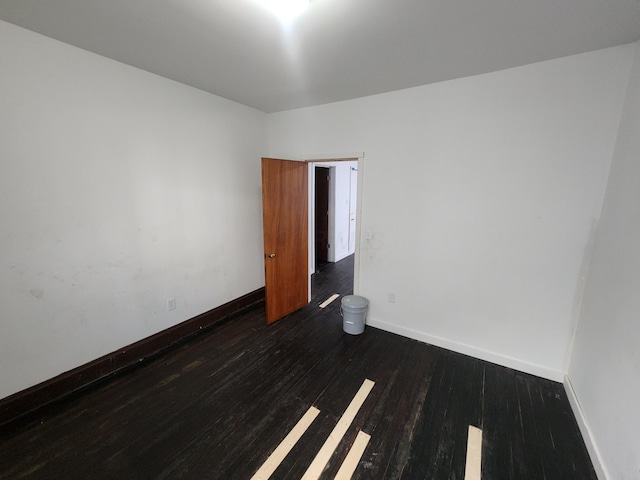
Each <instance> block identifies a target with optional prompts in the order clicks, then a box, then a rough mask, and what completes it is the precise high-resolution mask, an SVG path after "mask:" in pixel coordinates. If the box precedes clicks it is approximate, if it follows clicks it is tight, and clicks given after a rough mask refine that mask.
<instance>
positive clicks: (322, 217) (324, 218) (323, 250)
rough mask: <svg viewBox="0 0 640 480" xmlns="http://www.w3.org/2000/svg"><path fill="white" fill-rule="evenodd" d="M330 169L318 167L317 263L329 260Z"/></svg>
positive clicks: (316, 172)
mask: <svg viewBox="0 0 640 480" xmlns="http://www.w3.org/2000/svg"><path fill="white" fill-rule="evenodd" d="M329 171H330V170H329V168H327V167H316V170H315V177H316V183H315V185H316V209H315V213H316V224H315V225H316V263H317V262H326V261H327V260H328V259H329V258H328V257H329Z"/></svg>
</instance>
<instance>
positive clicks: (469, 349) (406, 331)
mask: <svg viewBox="0 0 640 480" xmlns="http://www.w3.org/2000/svg"><path fill="white" fill-rule="evenodd" d="M366 323H367V325H371V326H372V327H376V328H380V329H381V330H386V331H387V332H392V333H397V334H398V335H402V336H403V337H408V338H413V339H414V340H420V341H421V342H425V343H429V344H431V345H436V346H438V347H442V348H446V349H447V350H452V351H454V352H458V353H462V354H464V355H469V356H471V357H475V358H479V359H480V360H486V361H487V362H491V363H495V364H497V365H502V366H503V367H508V368H513V369H514V370H518V371H521V372H524V373H529V374H531V375H536V376H537V377H542V378H546V379H549V380H553V381H554V382H561V383H562V382H563V381H564V378H565V374H564V372H561V371H559V370H553V369H551V368H547V367H543V366H541V365H536V364H533V363H528V362H523V361H522V360H518V359H516V358H511V357H508V356H505V355H500V354H497V353H494V352H489V351H487V350H482V349H480V348H477V347H473V346H471V345H467V344H464V343H460V342H455V341H452V340H447V339H446V338H441V337H436V336H434V335H429V334H428V333H424V332H420V331H418V330H413V329H411V328H406V327H402V326H400V325H396V324H393V323H388V322H383V321H381V320H378V319H376V318H371V317H367V320H366Z"/></svg>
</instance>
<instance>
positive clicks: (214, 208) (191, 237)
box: [0, 22, 267, 397]
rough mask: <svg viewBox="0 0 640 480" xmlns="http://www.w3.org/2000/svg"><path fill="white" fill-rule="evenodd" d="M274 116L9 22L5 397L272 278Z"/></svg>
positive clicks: (3, 119)
mask: <svg viewBox="0 0 640 480" xmlns="http://www.w3.org/2000/svg"><path fill="white" fill-rule="evenodd" d="M266 128H267V124H266V115H265V114H264V113H262V112H259V111H257V110H253V109H250V108H247V107H244V106H241V105H239V104H236V103H233V102H230V101H227V100H224V99H222V98H219V97H215V96H213V95H210V94H207V93H204V92H202V91H199V90H195V89H192V88H189V87H186V86H184V85H181V84H178V83H175V82H172V81H169V80H166V79H163V78H160V77H157V76H155V75H152V74H149V73H146V72H143V71H141V70H136V69H134V68H131V67H128V66H125V65H123V64H120V63H117V62H114V61H111V60H109V59H106V58H103V57H100V56H97V55H94V54H91V53H88V52H86V51H83V50H80V49H77V48H74V47H71V46H68V45H65V44H62V43H59V42H56V41H54V40H51V39H48V38H46V37H43V36H39V35H36V34H34V33H31V32H29V31H27V30H23V29H20V28H18V27H15V26H13V25H10V24H7V23H4V22H0V168H1V173H0V219H1V221H2V226H1V230H0V232H1V233H0V319H1V323H0V378H1V379H2V380H1V382H0V397H5V396H7V395H9V394H12V393H14V392H17V391H19V390H22V389H24V388H26V387H29V386H31V385H34V384H36V383H38V382H40V381H43V380H45V379H48V378H51V377H53V376H55V375H57V374H59V373H61V372H64V371H67V370H69V369H72V368H74V367H76V366H79V365H81V364H84V363H86V362H88V361H90V360H92V359H95V358H97V357H100V356H101V355H103V354H106V353H109V352H112V351H114V350H117V349H118V348H120V347H122V346H125V345H127V344H129V343H132V342H134V341H137V340H140V339H142V338H144V337H146V336H148V335H151V334H153V333H156V332H158V331H160V330H163V329H165V328H167V327H169V326H171V325H174V324H176V323H179V322H181V321H183V320H185V319H189V318H191V317H193V316H195V315H197V314H200V313H202V312H204V311H207V310H210V309H211V308H214V307H216V306H218V305H221V304H223V303H225V302H227V301H229V300H231V299H233V298H236V297H238V296H241V295H243V294H245V293H248V292H250V291H252V290H255V289H257V288H260V287H261V286H263V285H264V278H263V266H262V231H261V228H262V227H261V225H262V222H261V206H260V201H261V194H260V188H261V186H260V185H261V184H260V157H261V156H263V155H264V154H265V152H266V151H267V140H266V135H267V130H266ZM170 297H175V298H176V300H177V309H176V310H174V311H171V312H168V311H167V308H166V300H167V299H168V298H170Z"/></svg>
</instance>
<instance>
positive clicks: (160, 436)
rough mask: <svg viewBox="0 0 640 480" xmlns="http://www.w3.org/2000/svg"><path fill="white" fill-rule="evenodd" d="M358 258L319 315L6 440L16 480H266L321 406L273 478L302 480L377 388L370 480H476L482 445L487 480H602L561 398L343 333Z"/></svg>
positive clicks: (192, 345) (468, 366)
mask: <svg viewBox="0 0 640 480" xmlns="http://www.w3.org/2000/svg"><path fill="white" fill-rule="evenodd" d="M352 272H353V258H352V257H350V258H347V259H345V260H342V261H341V262H338V263H337V264H324V265H322V266H321V267H320V270H319V272H318V273H317V274H315V275H314V277H313V292H314V294H313V301H312V302H311V303H310V304H309V305H308V306H307V307H305V308H303V309H302V310H300V311H298V312H296V313H294V314H291V315H289V316H287V317H285V318H284V319H282V320H280V321H278V322H276V323H275V324H273V325H271V326H267V325H266V324H265V318H264V306H263V305H257V306H256V307H255V308H252V309H250V310H248V311H246V312H244V313H242V314H240V315H237V316H235V317H234V318H231V319H229V320H228V321H225V322H224V323H222V324H220V325H218V326H216V327H215V328H213V329H212V330H211V331H208V332H206V333H204V334H203V335H200V336H199V337H197V338H195V339H194V340H192V341H190V342H189V343H188V344H183V345H181V346H179V347H177V348H175V349H174V350H173V351H171V352H169V353H166V354H164V355H162V356H160V357H158V358H156V359H155V360H153V361H150V362H148V363H146V364H144V365H142V366H141V367H139V368H137V369H134V370H132V371H129V372H127V373H125V374H122V375H120V376H118V377H116V378H113V379H111V380H109V381H108V382H103V383H102V384H100V385H97V386H95V387H94V388H91V389H88V390H87V391H85V392H84V393H83V394H81V395H78V396H76V397H74V398H71V399H70V400H66V401H64V402H61V403H59V404H57V405H55V406H53V407H50V408H47V409H46V410H44V411H42V412H41V413H39V414H37V415H34V416H32V417H31V418H30V420H29V421H25V422H22V424H20V425H18V426H15V425H14V426H13V427H12V428H11V429H7V430H5V431H4V432H0V478H1V479H17V478H28V479H58V478H59V479H76V478H77V479H198V480H203V479H250V478H251V477H252V475H253V474H254V473H255V472H256V471H257V470H258V468H259V467H260V466H261V465H262V463H263V462H264V461H265V460H266V459H267V457H268V456H269V455H270V454H271V452H272V451H273V449H274V448H275V447H276V446H277V445H278V443H279V442H280V441H281V440H282V439H283V438H284V437H285V436H286V435H287V433H288V432H289V431H290V430H291V429H292V428H293V426H294V425H295V424H296V422H297V421H298V420H299V419H300V418H301V417H302V416H303V415H304V413H305V412H306V411H307V409H309V407H310V406H315V407H316V408H318V409H319V410H320V414H319V415H318V417H317V418H316V419H315V421H314V422H313V423H312V424H311V426H310V427H309V429H308V430H307V432H306V433H305V434H304V435H303V436H302V438H301V440H300V441H299V442H298V444H296V446H295V447H294V448H293V449H292V451H291V452H290V453H289V454H288V455H287V457H286V458H285V460H284V461H283V463H282V464H281V465H280V467H279V468H278V469H277V470H276V471H275V473H274V474H273V476H272V478H278V479H299V478H300V477H302V475H303V474H304V472H305V471H306V469H307V467H308V466H309V464H310V463H311V462H312V460H313V458H314V457H315V455H316V453H317V452H318V450H319V449H320V447H321V446H322V444H323V443H324V441H325V440H326V439H327V436H328V435H329V433H330V432H331V431H332V429H333V428H334V426H335V425H336V423H337V422H338V419H339V418H340V416H341V415H342V414H343V412H344V410H345V409H346V407H347V405H348V404H349V402H350V401H351V399H352V398H353V396H354V395H355V393H356V392H357V390H358V389H359V387H360V385H361V384H362V382H363V381H364V379H367V378H368V379H371V380H373V381H374V382H375V386H374V387H373V390H372V391H371V393H370V394H369V396H368V397H367V399H366V400H365V402H364V404H363V405H362V408H361V409H360V411H359V412H358V414H357V415H356V416H355V419H354V421H353V424H352V425H351V427H350V428H349V429H348V431H347V434H346V436H345V437H344V439H343V440H342V441H341V442H340V444H339V446H338V448H337V450H336V451H335V453H334V454H333V456H332V457H331V459H330V461H329V463H328V465H327V467H326V469H325V470H324V472H323V475H322V477H321V478H322V479H330V478H333V477H334V476H335V474H336V472H337V470H338V468H339V467H340V465H341V463H342V461H343V460H344V458H345V456H346V455H347V453H348V451H349V448H350V447H351V444H352V443H353V442H354V440H355V438H356V435H357V433H358V431H359V430H363V431H364V432H366V433H368V434H370V435H371V440H370V442H369V444H368V446H367V447H366V450H365V451H364V454H363V457H362V459H361V461H360V463H359V465H358V467H357V469H356V471H355V473H354V475H353V478H355V479H396V478H402V479H447V480H450V479H463V478H464V469H465V458H466V446H467V429H468V426H469V425H474V426H477V427H479V428H481V429H482V430H483V440H482V478H483V479H518V480H522V479H536V480H537V479H558V480H570V479H580V480H585V479H594V480H595V479H596V475H595V473H594V471H593V468H592V465H591V462H590V460H589V457H588V455H587V451H586V449H585V446H584V443H583V440H582V437H581V435H580V433H579V430H578V427H577V425H576V422H575V419H574V417H573V415H572V412H571V409H570V406H569V403H568V401H567V398H566V395H565V393H564V390H563V387H562V385H561V384H558V383H555V382H551V381H548V380H544V379H540V378H537V377H533V376H530V375H526V374H523V373H519V372H516V371H513V370H510V369H507V368H503V367H499V366H496V365H493V364H490V363H487V362H483V361H480V360H477V359H473V358H470V357H467V356H464V355H460V354H456V353H453V352H450V351H447V350H443V349H440V348H436V347H433V346H430V345H426V344H424V343H421V342H418V341H415V340H410V339H407V338H403V337H400V336H397V335H394V334H391V333H388V332H384V331H382V330H378V329H375V328H372V327H367V328H366V330H365V332H364V333H363V334H362V335H358V336H351V335H348V334H345V333H344V332H343V331H342V319H341V317H340V313H339V307H340V299H337V300H336V301H334V302H333V303H331V304H330V305H329V306H328V307H327V308H325V309H320V308H318V304H320V303H321V302H322V301H323V300H325V299H326V298H327V297H329V296H330V295H331V294H333V293H339V294H341V295H344V294H348V293H351V290H352V277H351V273H352Z"/></svg>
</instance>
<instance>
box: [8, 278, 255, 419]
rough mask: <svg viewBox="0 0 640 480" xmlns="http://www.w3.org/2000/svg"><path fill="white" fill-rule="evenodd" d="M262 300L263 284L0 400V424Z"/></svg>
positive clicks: (163, 350)
mask: <svg viewBox="0 0 640 480" xmlns="http://www.w3.org/2000/svg"><path fill="white" fill-rule="evenodd" d="M263 300H264V287H262V288H259V289H257V290H254V291H253V292H250V293H247V294H246V295H243V296H241V297H238V298H236V299H234V300H231V301H230V302H227V303H225V304H224V305H220V306H219V307H216V308H214V309H212V310H209V311H208V312H205V313H202V314H200V315H198V316H196V317H193V318H191V319H189V320H185V321H184V322H181V323H179V324H177V325H174V326H173V327H170V328H167V329H166V330H163V331H161V332H158V333H156V334H154V335H151V336H150V337H147V338H144V339H142V340H140V341H138V342H135V343H132V344H131V345H127V346H126V347H123V348H121V349H119V350H117V351H115V352H112V353H109V354H107V355H104V356H102V357H100V358H97V359H95V360H93V361H91V362H89V363H86V364H84V365H81V366H79V367H76V368H74V369H73V370H69V371H68V372H65V373H62V374H60V375H58V376H56V377H53V378H51V379H49V380H46V381H44V382H42V383H39V384H37V385H34V386H33V387H29V388H27V389H25V390H22V391H20V392H17V393H14V394H13V395H10V396H8V397H6V398H3V399H2V400H0V427H4V426H7V425H9V424H10V423H14V422H16V421H18V420H20V419H22V418H24V417H25V416H27V415H30V414H33V413H35V412H36V411H38V410H40V409H42V408H43V407H45V406H47V405H50V404H52V403H53V402H56V401H59V400H62V399H64V398H67V397H69V396H70V395H72V394H74V393H77V392H79V391H81V390H83V389H85V388H87V387H89V386H91V385H92V384H95V383H97V382H98V381H101V380H104V379H106V378H107V377H110V376H112V375H114V374H116V373H119V372H122V371H124V370H126V369H128V368H131V367H133V366H135V365H139V364H141V363H143V362H144V361H148V360H150V359H151V358H153V357H155V356H157V355H159V354H160V353H163V352H165V351H167V350H168V349H170V348H172V347H175V346H176V345H178V344H180V343H182V342H184V341H186V340H187V339H190V338H191V337H193V336H195V335H197V334H198V333H201V332H203V331H205V330H206V329H208V328H210V327H213V326H214V325H216V324H219V323H220V322H221V321H222V320H225V319H227V318H229V317H230V316H231V315H233V314H235V313H238V312H240V311H242V310H244V309H246V308H248V307H250V306H251V305H253V304H255V303H258V302H260V301H263Z"/></svg>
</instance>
